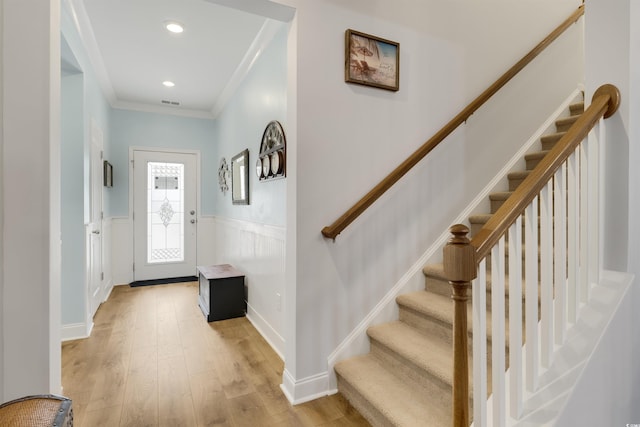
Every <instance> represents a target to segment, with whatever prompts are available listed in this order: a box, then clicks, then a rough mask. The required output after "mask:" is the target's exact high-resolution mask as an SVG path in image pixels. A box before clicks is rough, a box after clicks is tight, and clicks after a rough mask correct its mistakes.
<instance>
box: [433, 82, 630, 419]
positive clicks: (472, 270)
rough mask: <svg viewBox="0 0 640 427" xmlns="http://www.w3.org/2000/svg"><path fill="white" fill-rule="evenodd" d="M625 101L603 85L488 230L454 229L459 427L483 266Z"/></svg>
mask: <svg viewBox="0 0 640 427" xmlns="http://www.w3.org/2000/svg"><path fill="white" fill-rule="evenodd" d="M619 105H620V92H619V90H618V88H617V87H615V86H614V85H611V84H605V85H602V86H600V87H599V88H598V89H597V90H596V91H595V93H594V94H593V97H592V101H591V105H590V106H589V107H588V108H587V110H586V111H585V112H584V113H583V114H582V115H581V116H580V117H579V118H578V119H577V120H576V121H575V123H574V124H573V125H572V126H571V127H570V128H569V130H568V131H567V133H566V134H565V135H564V136H562V138H560V140H559V141H558V142H557V143H556V144H555V145H554V147H553V148H552V149H551V150H550V151H549V152H548V153H547V154H546V155H545V156H544V158H543V159H542V160H541V161H540V162H539V163H538V165H537V166H536V167H535V168H534V169H533V170H532V171H531V173H530V174H529V175H528V176H527V177H526V178H525V179H524V180H523V181H522V183H521V184H520V185H519V186H518V187H517V188H516V190H515V191H514V192H513V194H512V195H511V196H509V198H508V199H507V200H506V201H505V202H504V204H503V205H502V206H501V207H500V208H499V209H498V210H497V211H496V212H495V213H494V214H493V215H492V217H491V218H490V219H489V220H488V221H487V222H486V224H485V225H484V226H483V227H482V229H481V230H480V231H479V232H478V233H477V234H476V235H475V236H474V237H473V238H472V239H471V240H469V239H468V238H467V234H468V232H469V229H468V227H467V226H465V225H463V224H455V225H453V226H451V227H450V229H449V231H450V232H451V234H452V235H453V237H451V238H450V240H449V242H447V245H446V246H445V248H444V251H443V253H444V256H443V263H444V272H445V277H447V279H448V280H449V283H450V284H451V286H452V297H451V298H452V299H453V300H454V323H453V361H454V366H453V392H452V395H453V426H454V427H462V426H464V427H468V426H469V369H468V335H467V303H468V301H469V291H470V289H471V281H472V280H474V279H475V278H476V277H477V271H478V264H479V263H480V261H482V260H483V259H484V258H485V257H486V256H487V255H488V254H489V253H490V252H491V248H493V247H494V246H495V245H496V244H497V243H498V241H499V240H500V238H501V237H502V236H503V235H505V234H506V232H507V230H508V229H509V227H510V226H511V224H513V223H514V222H515V221H516V219H517V218H518V217H519V216H520V215H522V214H523V213H524V211H525V208H526V207H527V206H528V205H529V204H530V203H531V202H532V201H533V199H534V198H535V197H537V196H538V194H539V193H540V191H541V190H542V188H543V187H544V186H545V185H546V183H547V182H549V180H550V179H551V178H552V177H553V175H554V174H555V173H556V171H557V170H558V169H559V168H560V167H561V165H562V164H563V163H564V162H565V161H566V160H567V159H568V158H569V156H570V155H571V154H572V153H573V152H574V151H575V150H576V148H577V147H578V145H579V144H580V143H581V142H582V141H583V140H584V139H585V137H586V136H587V135H588V134H589V132H590V131H591V129H593V128H594V126H595V125H596V124H597V123H598V122H599V121H600V119H601V118H603V117H604V118H605V119H606V118H609V117H611V116H612V115H613V114H614V113H615V112H616V111H617V110H618V107H619Z"/></svg>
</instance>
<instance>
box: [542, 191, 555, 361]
mask: <svg viewBox="0 0 640 427" xmlns="http://www.w3.org/2000/svg"><path fill="white" fill-rule="evenodd" d="M551 185H552V184H551V182H549V183H547V185H545V186H544V188H543V189H542V191H541V192H540V310H541V313H540V314H541V316H540V331H541V341H540V351H541V354H540V362H541V363H542V366H543V367H545V368H548V367H549V366H550V365H551V361H552V357H553V228H552V220H553V202H552V198H551V197H552V194H551Z"/></svg>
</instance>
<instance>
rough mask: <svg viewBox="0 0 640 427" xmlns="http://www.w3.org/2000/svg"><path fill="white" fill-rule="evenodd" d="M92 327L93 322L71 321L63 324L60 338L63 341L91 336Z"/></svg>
mask: <svg viewBox="0 0 640 427" xmlns="http://www.w3.org/2000/svg"><path fill="white" fill-rule="evenodd" d="M92 329H93V322H91V323H90V324H88V325H87V324H85V323H70V324H67V325H62V329H61V331H60V338H61V340H62V342H65V341H72V340H79V339H82V338H89V336H90V335H91V330H92Z"/></svg>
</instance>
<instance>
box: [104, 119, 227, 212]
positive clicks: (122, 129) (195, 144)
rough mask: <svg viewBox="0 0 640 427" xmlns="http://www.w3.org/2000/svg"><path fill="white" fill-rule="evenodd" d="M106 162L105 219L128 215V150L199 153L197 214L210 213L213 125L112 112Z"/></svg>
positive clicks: (214, 178) (214, 180) (214, 179)
mask: <svg viewBox="0 0 640 427" xmlns="http://www.w3.org/2000/svg"><path fill="white" fill-rule="evenodd" d="M111 117H112V122H111V138H110V145H109V150H108V153H106V157H105V158H106V159H107V160H109V162H110V163H111V164H112V165H113V187H112V188H110V189H109V190H108V191H107V194H106V198H107V200H108V202H107V203H106V204H107V206H108V209H107V210H106V211H105V216H110V217H115V216H128V215H129V147H133V146H136V147H155V148H174V149H184V150H199V151H200V161H201V165H200V169H201V175H200V176H201V189H202V192H201V194H200V200H201V214H203V215H211V214H212V213H213V211H214V207H213V204H214V200H213V193H214V191H215V188H216V185H217V184H216V183H217V182H218V180H217V168H218V167H217V162H216V161H215V156H214V143H215V141H214V135H215V130H214V129H215V122H214V121H213V120H206V119H196V118H187V117H178V116H169V115H165V114H156V113H146V112H139V111H130V110H118V109H114V110H113V112H112V116H111Z"/></svg>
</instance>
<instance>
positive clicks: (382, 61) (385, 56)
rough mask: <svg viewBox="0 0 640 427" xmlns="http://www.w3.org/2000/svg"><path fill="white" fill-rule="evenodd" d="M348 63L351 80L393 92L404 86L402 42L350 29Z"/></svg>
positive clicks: (346, 75)
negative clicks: (401, 74) (401, 77)
mask: <svg viewBox="0 0 640 427" xmlns="http://www.w3.org/2000/svg"><path fill="white" fill-rule="evenodd" d="M344 62H345V66H344V80H345V81H346V82H348V83H357V84H361V85H365V86H373V87H378V88H381V89H387V90H392V91H397V90H398V89H399V88H400V43H396V42H392V41H390V40H385V39H382V38H380V37H375V36H372V35H369V34H365V33H361V32H359V31H355V30H347V31H346V32H345V59H344Z"/></svg>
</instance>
